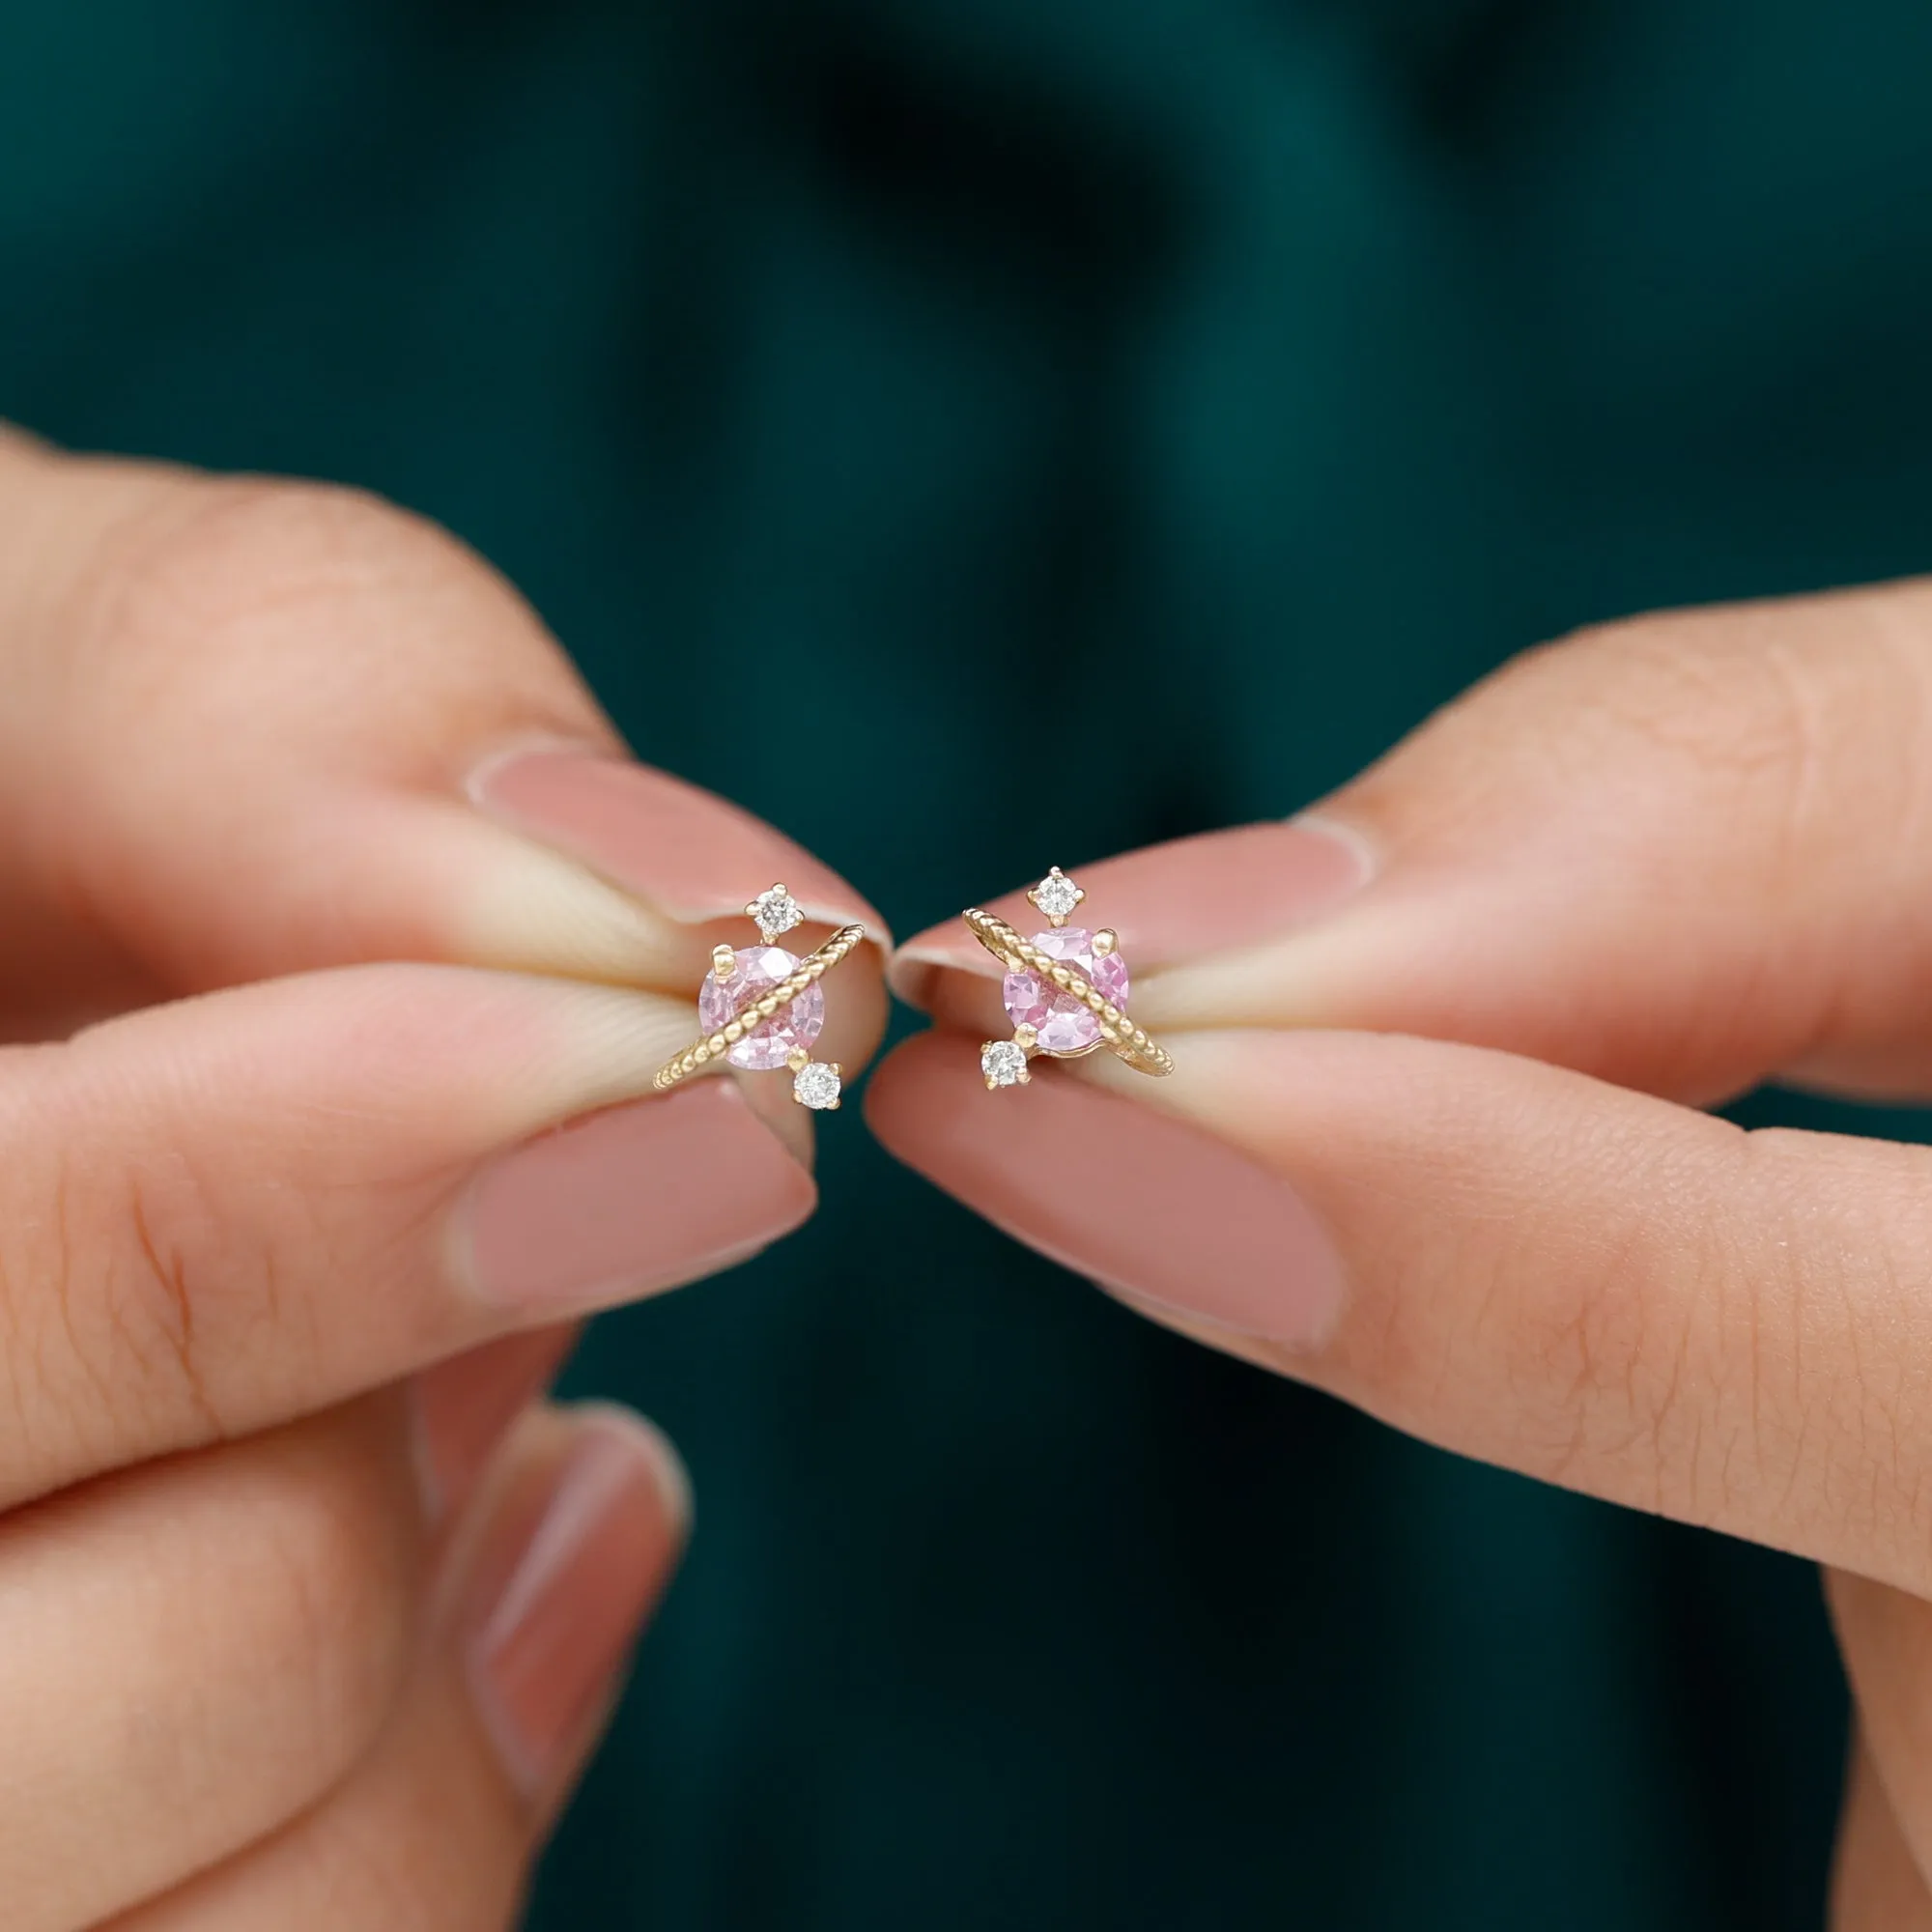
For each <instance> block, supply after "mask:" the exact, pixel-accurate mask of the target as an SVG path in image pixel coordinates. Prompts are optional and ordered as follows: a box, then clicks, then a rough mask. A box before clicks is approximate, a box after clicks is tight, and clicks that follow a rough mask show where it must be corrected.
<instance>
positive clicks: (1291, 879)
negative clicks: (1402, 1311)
mask: <svg viewBox="0 0 1932 1932" xmlns="http://www.w3.org/2000/svg"><path fill="white" fill-rule="evenodd" d="M1928 745H1932V585H1928V584H1927V583H1923V582H1914V583H1904V584H1897V585H1890V586H1885V587H1880V588H1877V589H1870V590H1860V591H1854V592H1844V593H1839V594H1836V595H1833V596H1828V597H1816V598H1798V599H1792V600H1789V601H1786V602H1781V603H1768V604H1758V605H1748V606H1741V607H1734V608H1729V609H1719V610H1712V611H1690V612H1675V613H1667V614H1664V615H1659V616H1652V617H1644V618H1640V619H1635V620H1632V621H1630V622H1627V623H1623V624H1617V625H1611V626H1608V627H1605V629H1602V630H1599V631H1593V632H1588V633H1585V634H1583V635H1582V636H1580V637H1578V638H1577V639H1571V640H1568V641H1566V642H1564V643H1561V644H1557V645H1552V646H1549V647H1548V648H1545V649H1543V650H1540V651H1534V652H1531V653H1529V654H1528V655H1526V656H1524V657H1522V658H1520V659H1518V660H1517V661H1515V662H1514V663H1512V664H1511V665H1509V666H1507V667H1506V668H1504V669H1503V670H1501V671H1500V672H1498V673H1497V674H1496V675H1495V676H1494V677H1492V678H1491V679H1489V680H1487V681H1486V682H1484V683H1483V684H1480V685H1478V686H1477V687H1476V688H1475V689H1474V690H1473V691H1471V692H1469V693H1468V694H1466V695H1465V696H1463V697H1462V698H1460V699H1459V700H1457V702H1455V703H1454V704H1452V705H1450V706H1449V707H1448V708H1447V709H1446V710H1444V711H1443V712H1442V713H1440V714H1438V715H1437V716H1436V717H1435V718H1434V719H1432V720H1431V721H1429V722H1428V723H1427V724H1426V725H1423V726H1422V727H1421V728H1420V729H1419V730H1417V731H1416V732H1415V733H1413V734H1412V735H1411V736H1410V737H1409V738H1407V739H1406V740H1405V741H1404V742H1403V743H1402V744H1401V745H1399V746H1398V747H1397V748H1396V749H1395V750H1394V751H1393V752H1391V753H1389V754H1388V756H1386V757H1385V758H1383V759H1382V760H1381V761H1380V762H1379V763H1378V764H1377V765H1376V766H1374V767H1373V768H1372V769H1371V770H1369V771H1368V772H1367V773H1365V774H1364V775H1363V776H1362V777H1360V778H1358V779H1357V780H1355V781H1352V782H1351V783H1350V784H1349V785H1347V786H1345V787H1344V788H1343V789H1342V790H1341V791H1340V792H1338V793H1336V794H1334V795H1333V796H1332V797H1330V798H1328V799H1325V800H1323V801H1322V802H1321V805H1320V806H1319V807H1317V809H1316V812H1315V815H1314V819H1313V820H1312V821H1308V822H1304V823H1303V825H1301V826H1300V827H1298V828H1290V827H1271V828H1270V827H1242V828H1238V829H1236V830H1235V831H1233V832H1229V833H1226V834H1221V835H1216V836H1214V837H1212V838H1203V839H1196V840H1183V841H1179V843H1177V844H1176V845H1173V846H1170V847H1162V848H1154V849H1153V850H1152V851H1151V852H1147V853H1138V854H1128V855H1125V856H1123V857H1122V858H1121V859H1119V860H1114V861H1108V862H1106V863H1103V864H1099V865H1094V866H1082V867H1079V868H1078V873H1077V876H1078V880H1079V883H1080V884H1081V885H1082V886H1083V887H1085V888H1086V890H1087V892H1088V895H1089V896H1088V901H1087V903H1086V905H1085V906H1084V907H1083V908H1082V911H1083V914H1091V915H1092V916H1093V919H1094V921H1095V922H1105V923H1114V924H1116V925H1117V926H1119V927H1120V928H1121V931H1122V952H1123V953H1124V954H1125V956H1126V957H1127V958H1128V960H1129V961H1130V963H1133V964H1135V966H1136V968H1137V971H1136V979H1135V986H1134V996H1133V1011H1134V1016H1135V1018H1136V1019H1137V1020H1140V1021H1142V1022H1143V1023H1144V1024H1146V1025H1147V1026H1149V1027H1151V1028H1152V1029H1153V1030H1154V1031H1156V1032H1161V1031H1164V1030H1174V1029H1187V1030H1195V1029H1212V1028H1218V1027H1229V1026H1259V1027H1296V1026H1312V1027H1322V1028H1332V1029H1349V1030H1361V1031H1374V1032H1395V1033H1409V1034H1420V1035H1426V1036H1430V1037H1438V1038H1448V1039H1461V1040H1464V1041H1468V1042H1470V1043H1472V1044H1478V1045H1486V1046H1493V1047H1498V1048H1501V1049H1503V1050H1505V1051H1508V1052H1512V1053H1519V1054H1522V1055H1525V1056H1527V1057H1532V1058H1536V1059H1541V1060H1548V1061H1550V1062H1552V1063H1554V1064H1557V1065H1566V1066H1570V1067H1574V1068H1576V1069H1577V1070H1579V1071H1584V1072H1589V1073H1593V1074H1596V1075H1597V1076H1599V1077H1600V1078H1603V1079H1606V1080H1611V1081H1615V1082H1617V1083H1618V1084H1620V1085H1624V1086H1631V1087H1636V1088H1640V1089H1643V1090H1644V1091H1647V1092H1652V1093H1656V1094H1662V1095H1665V1096H1667V1097H1670V1098H1674V1099H1678V1100H1683V1101H1688V1102H1692V1103H1695V1104H1699V1105H1703V1104H1709V1103H1710V1102H1712V1101H1714V1100H1718V1099H1720V1098H1724V1097H1726V1096H1729V1095H1732V1094H1737V1093H1739V1092H1741V1091H1743V1090H1744V1089H1746V1088H1748V1087H1750V1086H1753V1085H1756V1084H1757V1083H1759V1082H1760V1081H1762V1080H1764V1079H1766V1078H1768V1077H1771V1076H1772V1075H1774V1074H1787V1075H1792V1076H1795V1077H1801V1078H1804V1079H1805V1080H1808V1081H1811V1082H1813V1083H1816V1084H1829V1085H1833V1086H1838V1087H1842V1088H1846V1089H1848V1090H1851V1091H1856V1092H1860V1093H1866V1094H1891V1095H1896V1094H1924V1093H1928V1092H1932V1009H1928V1007H1927V1004H1926V1001H1925V998H1924V988H1925V986H1926V984H1927V983H1928V980H1932V757H1929V756H1928V755H1927V749H1928ZM1311 827H1316V828H1320V829H1321V830H1322V831H1325V832H1328V833H1332V834H1337V835H1339V836H1340V837H1342V838H1345V839H1346V840H1347V841H1349V842H1350V843H1351V844H1352V846H1353V847H1354V849H1355V851H1356V852H1357V853H1358V854H1359V855H1360V858H1361V861H1362V863H1361V866H1360V870H1359V873H1358V875H1357V877H1356V878H1355V880H1354V883H1353V885H1352V888H1350V884H1349V881H1348V878H1347V876H1346V873H1345V872H1342V871H1337V870H1334V868H1328V867H1323V866H1322V864H1321V861H1320V860H1319V858H1311V856H1310V848H1309V844H1308V840H1307V838H1306V836H1305V835H1306V834H1307V833H1308V832H1309V831H1310V830H1311ZM1338 863H1339V862H1338ZM1117 878H1118V882H1119V885H1118V896H1119V898H1120V900H1121V907H1120V917H1118V918H1117V917H1115V899H1116V893H1117V887H1116V880H1117ZM1123 922H1124V923H1123ZM1129 928H1131V930H1129ZM974 950H975V949H973V947H972V943H971V940H970V938H966V937H965V936H964V934H963V929H962V928H960V927H958V926H957V925H956V923H949V924H948V925H946V926H942V927H938V928H935V929H934V930H933V931H932V932H931V933H923V934H920V935H918V936H917V937H916V938H915V939H913V940H912V941H910V942H909V943H908V945H907V947H906V948H905V950H904V952H903V953H902V954H901V957H900V961H899V963H898V964H897V965H896V966H895V980H897V981H898V983H899V985H900V989H901V991H902V992H905V993H907V994H908V995H909V996H911V997H913V998H915V999H917V1000H918V1001H919V1002H920V1003H921V1004H922V1005H924V1006H926V1007H927V1008H928V1009H930V1010H932V1011H934V1012H935V1013H936V1014H938V1015H939V1016H940V1017H941V1018H942V1019H943V1020H946V1021H947V1022H949V1023H953V1024H959V1025H961V1026H962V1027H966V1028H971V1027H973V1026H977V1025H980V1024H981V1023H982V1022H983V1021H984V1020H985V1019H986V1018H988V1017H990V1016H991V1013H990V1010H989V1001H988V996H987V991H986V980H985V976H984V972H983V962H981V961H976V960H975V959H974V958H973V957H972V954H973V952H974ZM1143 961H1144V962H1145V966H1146V968H1147V969H1150V970H1145V971H1141V970H1139V969H1140V967H1141V963H1142V962H1143ZM935 969H936V970H935ZM959 969H963V971H962V970H959ZM969 1012H970V1013H971V1014H972V1017H968V1013H969Z"/></svg>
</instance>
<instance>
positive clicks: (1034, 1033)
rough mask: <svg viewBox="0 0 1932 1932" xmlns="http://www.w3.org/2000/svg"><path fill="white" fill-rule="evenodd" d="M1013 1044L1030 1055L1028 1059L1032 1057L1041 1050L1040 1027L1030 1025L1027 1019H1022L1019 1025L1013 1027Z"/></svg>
mask: <svg viewBox="0 0 1932 1932" xmlns="http://www.w3.org/2000/svg"><path fill="white" fill-rule="evenodd" d="M1013 1044H1014V1045H1015V1046H1016V1047H1018V1048H1019V1050H1020V1051H1021V1052H1022V1053H1024V1054H1025V1055H1026V1056H1027V1057H1028V1059H1032V1057H1033V1056H1034V1055H1035V1054H1036V1053H1037V1052H1038V1051H1039V1029H1038V1028H1037V1027H1032V1026H1029V1025H1028V1024H1027V1023H1026V1021H1025V1020H1022V1021H1021V1022H1020V1023H1019V1025H1018V1026H1016V1027H1015V1028H1014V1029H1013Z"/></svg>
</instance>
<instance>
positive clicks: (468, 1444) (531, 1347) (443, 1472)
mask: <svg viewBox="0 0 1932 1932" xmlns="http://www.w3.org/2000/svg"><path fill="white" fill-rule="evenodd" d="M577 1332H578V1331H577V1330H576V1328H575V1327H572V1326H568V1325H562V1326H557V1327H551V1328H536V1329H532V1330H530V1331H529V1332H527V1333H525V1334H518V1335H504V1336H502V1337H500V1338H499V1339H497V1341H494V1342H486V1343H484V1345H483V1346H482V1347H481V1348H480V1349H470V1350H467V1351H466V1352H465V1353H463V1354H461V1355H455V1356H452V1357H451V1358H450V1359H449V1360H448V1361H446V1362H439V1363H438V1364H437V1365H436V1366H435V1367H434V1368H430V1369H425V1370H424V1371H423V1372H422V1373H421V1374H420V1375H418V1376H415V1377H413V1378H412V1379H411V1382H410V1388H409V1395H410V1410H411V1422H412V1436H413V1444H414V1451H415V1465H416V1478H417V1482H418V1485H419V1487H420V1489H421V1492H422V1500H423V1513H424V1516H425V1517H426V1519H427V1520H428V1521H429V1522H430V1524H431V1526H432V1527H436V1526H439V1525H440V1524H441V1523H443V1522H445V1521H447V1520H449V1518H451V1517H452V1516H454V1515H455V1514H456V1513H457V1512H458V1511H460V1510H461V1509H462V1507H463V1505H464V1504H465V1503H466V1502H468V1501H469V1497H470V1495H471V1494H472V1493H473V1492H474V1491H475V1488H476V1483H477V1479H478V1478H479V1477H480V1476H481V1475H482V1473H483V1471H484V1469H485V1468H486V1467H488V1465H489V1462H490V1458H491V1457H492V1456H493V1455H494V1454H495V1453H496V1450H497V1444H498V1443H499V1442H501V1441H502V1439H503V1436H504V1434H505V1433H506V1432H507V1431H508V1429H509V1427H510V1425H511V1423H513V1422H514V1421H515V1420H516V1419H517V1417H518V1416H519V1415H521V1414H522V1413H523V1412H524V1410H525V1408H526V1407H527V1406H529V1404H530V1403H531V1402H533V1401H534V1400H535V1399H536V1398H537V1397H538V1396H539V1395H541V1394H542V1393H543V1391H544V1390H545V1389H547V1388H548V1387H549V1386H550V1385H551V1382H552V1381H553V1380H554V1378H555V1376H556V1373H557V1371H558V1370H559V1369H560V1368H561V1367H562V1366H563V1363H564V1360H565V1358H566V1357H567V1356H568V1355H569V1353H570V1351H571V1350H572V1349H573V1348H574V1347H575V1346H576V1343H577Z"/></svg>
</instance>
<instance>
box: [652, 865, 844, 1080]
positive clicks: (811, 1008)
mask: <svg viewBox="0 0 1932 1932" xmlns="http://www.w3.org/2000/svg"><path fill="white" fill-rule="evenodd" d="M745 917H746V918H747V919H751V920H755V921H756V922H757V925H758V932H759V934H760V936H761V937H762V938H763V940H764V944H763V945H762V946H742V947H732V946H714V947H713V948H712V949H711V971H710V972H709V973H707V974H706V975H705V976H704V984H703V985H702V986H701V987H699V989H698V994H697V1020H698V1024H699V1025H700V1026H701V1027H703V1028H704V1037H702V1038H701V1039H696V1040H693V1041H692V1043H691V1044H690V1045H689V1046H687V1047H686V1048H685V1049H684V1051H683V1052H682V1053H680V1054H679V1055H678V1056H677V1058H676V1059H675V1060H668V1061H667V1062H666V1063H665V1064H664V1065H662V1066H661V1067H659V1068H658V1073H657V1079H656V1082H655V1083H654V1084H655V1085H656V1087H657V1090H658V1092H659V1093H660V1094H664V1093H668V1092H669V1090H670V1089H671V1088H673V1087H675V1086H676V1085H677V1084H678V1082H679V1081H681V1080H688V1079H689V1078H690V1077H691V1076H692V1075H693V1074H694V1073H696V1072H697V1071H698V1070H699V1069H700V1068H701V1067H705V1066H708V1065H711V1063H712V1062H713V1061H714V1060H721V1061H723V1062H724V1063H725V1065H728V1066H738V1067H744V1068H746V1069H747V1070H749V1071H752V1072H768V1071H773V1070H775V1069H777V1068H778V1067H781V1066H784V1067H789V1068H790V1070H791V1097H792V1098H793V1099H794V1100H796V1101H797V1102H798V1104H799V1105H800V1106H801V1107H810V1108H812V1109H814V1110H816V1111H821V1112H823V1111H829V1110H831V1109H834V1108H836V1107H837V1106H838V1089H839V1074H838V1062H837V1061H830V1062H828V1061H821V1060H814V1059H812V1057H811V1043H812V1041H813V1040H815V1039H816V1038H817V1037H818V1036H819V1034H820V1032H821V1031H822V1030H823V1029H824V1026H825V992H824V989H823V988H822V987H821V986H820V985H819V983H818V982H819V980H822V979H824V977H825V976H826V974H827V973H829V972H830V971H831V970H832V968H833V967H835V966H836V965H838V962H839V960H841V959H842V958H844V956H845V955H846V953H848V952H851V950H852V949H853V948H854V947H855V946H857V945H858V944H859V942H860V941H861V940H862V939H864V938H865V936H866V928H865V927H864V926H863V925H841V926H840V927H839V928H838V931H837V932H835V933H834V934H833V935H832V937H831V938H830V939H828V940H827V941H826V942H825V944H824V945H823V946H821V947H820V948H819V949H818V951H817V952H811V953H808V954H807V955H806V957H805V958H803V959H801V958H799V957H798V956H797V955H796V954H795V953H791V952H786V951H785V950H784V948H783V947H782V946H778V945H775V944H774V943H773V942H774V941H775V940H777V939H778V938H779V936H780V935H781V933H786V932H789V931H790V930H791V929H792V927H793V926H795V925H798V924H800V923H802V922H803V921H804V919H805V912H804V909H803V908H802V907H801V906H800V905H799V903H798V901H797V900H796V899H795V898H793V897H792V895H790V894H789V893H788V892H786V891H785V889H784V888H783V887H782V886H774V887H772V889H771V890H770V891H769V892H763V893H760V894H759V895H758V896H757V897H756V898H754V899H753V901H752V902H751V904H750V905H748V906H747V907H746V908H745Z"/></svg>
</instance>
